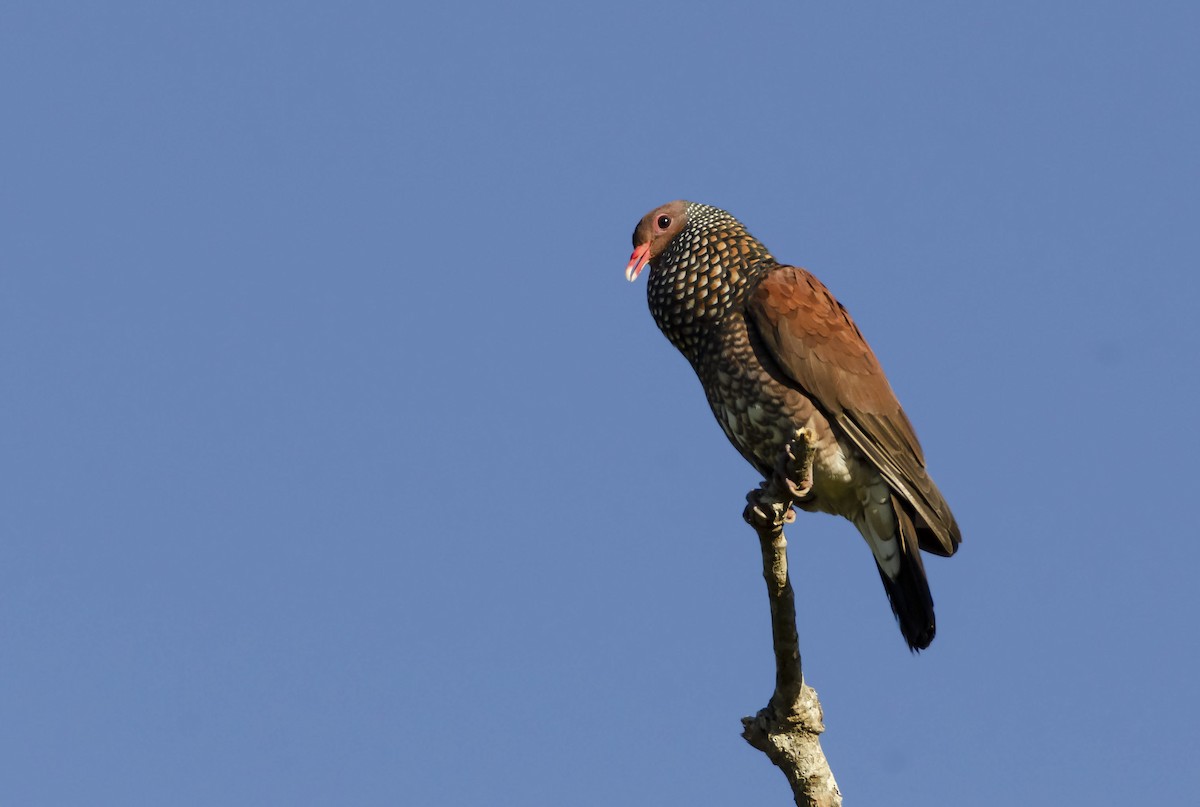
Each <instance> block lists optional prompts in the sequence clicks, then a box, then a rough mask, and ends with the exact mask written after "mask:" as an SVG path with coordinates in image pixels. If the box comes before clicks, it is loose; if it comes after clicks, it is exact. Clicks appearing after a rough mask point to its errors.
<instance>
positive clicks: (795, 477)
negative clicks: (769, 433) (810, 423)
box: [742, 428, 816, 530]
mask: <svg viewBox="0 0 1200 807" xmlns="http://www.w3.org/2000/svg"><path fill="white" fill-rule="evenodd" d="M815 450H816V449H815V448H814V446H813V439H812V432H810V431H809V430H808V429H807V428H804V429H796V431H795V433H794V434H793V436H792V439H791V440H789V441H788V442H787V443H786V444H785V445H784V447H783V451H782V452H781V453H780V454H779V457H778V458H777V459H776V460H775V468H774V473H772V474H771V478H770V479H765V480H763V483H762V484H761V485H759V486H758V488H757V489H756V490H752V491H750V493H749V494H748V495H747V496H746V501H747V505H746V509H745V511H744V512H743V513H742V518H743V519H745V520H746V523H748V524H749V525H750V526H751V527H754V528H755V529H756V530H757V529H759V528H765V529H782V528H783V525H784V524H791V523H792V522H793V521H795V520H796V513H795V511H793V510H792V505H793V504H794V503H795V502H797V501H799V500H800V499H803V498H804V497H806V496H808V495H809V493H811V492H812V485H813V454H814V452H815Z"/></svg>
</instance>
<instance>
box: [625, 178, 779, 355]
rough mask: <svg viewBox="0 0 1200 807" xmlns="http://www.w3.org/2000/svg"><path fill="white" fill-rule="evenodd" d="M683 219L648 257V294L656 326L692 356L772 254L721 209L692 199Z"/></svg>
mask: <svg viewBox="0 0 1200 807" xmlns="http://www.w3.org/2000/svg"><path fill="white" fill-rule="evenodd" d="M687 221H688V223H687V226H685V227H684V228H683V229H682V230H681V231H680V232H679V235H677V236H675V238H674V239H673V240H672V241H671V243H670V244H668V245H667V248H666V249H664V250H663V251H662V253H661V254H660V255H659V256H658V257H657V258H655V259H654V260H653V261H651V264H650V280H649V283H647V285H646V296H647V299H648V301H649V303H650V313H651V314H652V315H653V316H654V321H655V322H656V323H657V324H658V327H659V328H660V329H661V330H662V332H663V333H664V334H666V337H667V338H668V339H670V340H671V343H672V344H673V345H675V347H677V348H678V349H679V350H680V351H681V352H682V353H683V354H684V355H685V356H687V357H688V359H689V360H694V358H695V356H696V353H697V351H698V350H699V348H700V342H701V339H702V338H703V337H704V336H705V335H706V334H710V333H711V332H712V330H713V325H714V324H716V323H719V322H720V321H721V320H722V319H724V318H725V317H726V316H727V315H728V314H729V313H730V312H731V311H733V310H740V309H741V306H742V303H743V302H744V300H745V295H746V293H747V292H748V291H749V290H750V288H752V287H753V285H754V282H755V281H756V280H758V278H759V276H760V275H761V274H762V273H763V272H765V271H767V270H768V269H770V268H771V267H772V266H774V265H775V259H774V258H773V257H772V256H771V253H770V252H768V251H767V248H766V247H765V246H763V244H762V243H761V242H760V241H759V240H758V239H757V238H755V237H754V236H752V235H750V233H748V232H746V228H745V227H744V226H742V223H741V222H740V221H738V220H737V219H735V218H734V217H733V216H731V215H730V214H729V213H726V212H725V211H724V210H721V209H719V208H716V207H710V206H709V205H702V204H697V203H695V202H693V203H691V204H689V205H688V208H687Z"/></svg>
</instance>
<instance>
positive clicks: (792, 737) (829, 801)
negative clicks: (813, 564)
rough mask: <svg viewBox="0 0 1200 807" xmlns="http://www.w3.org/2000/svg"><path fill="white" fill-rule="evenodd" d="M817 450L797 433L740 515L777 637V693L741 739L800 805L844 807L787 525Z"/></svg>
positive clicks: (748, 720)
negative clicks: (801, 632) (803, 632)
mask: <svg viewBox="0 0 1200 807" xmlns="http://www.w3.org/2000/svg"><path fill="white" fill-rule="evenodd" d="M812 462H813V445H812V441H811V435H810V434H809V432H808V431H807V430H806V429H799V430H797V431H796V433H795V436H794V438H793V439H792V441H791V442H790V443H788V445H787V448H786V450H785V452H784V455H783V456H782V457H781V458H780V460H779V463H778V464H777V466H776V468H775V473H774V474H772V476H771V478H770V479H768V480H766V481H764V482H763V484H762V485H761V486H759V488H758V489H757V490H754V491H751V492H750V493H749V494H748V495H747V496H746V501H747V502H748V504H747V505H746V510H745V512H744V513H743V514H742V517H743V518H744V519H745V520H746V523H747V524H749V525H750V526H751V527H753V528H754V530H755V532H757V533H758V540H759V543H760V544H761V546H762V557H763V578H764V579H765V580H766V581H767V595H768V597H769V598H770V602H771V637H772V640H773V643H774V646H775V693H774V694H773V695H772V696H771V700H770V701H769V702H768V703H767V705H766V707H764V708H763V709H762V710H760V711H759V713H758V714H757V715H755V716H754V717H744V718H742V726H743V731H742V736H743V737H744V738H745V739H746V742H748V743H750V745H752V746H754V747H755V748H757V749H758V750H760V751H762V752H763V753H764V754H766V755H767V757H768V758H769V759H770V760H771V762H773V763H774V764H775V765H776V767H778V768H779V769H780V770H781V771H783V774H784V776H786V777H787V780H788V783H789V784H790V785H791V786H792V793H793V795H794V796H795V798H796V805H797V807H840V805H841V803H842V794H841V791H839V790H838V786H837V782H835V781H834V779H833V771H831V770H830V768H829V761H828V760H826V759H825V752H824V751H822V750H821V740H820V735H821V732H823V731H824V730H825V722H824V719H823V718H824V715H823V713H822V711H821V702H820V701H819V700H817V693H816V692H815V691H814V690H813V688H812V687H810V686H808V685H807V684H806V683H804V672H803V667H802V666H801V663H800V638H799V636H798V635H797V633H796V603H795V598H794V597H793V595H792V583H791V580H790V579H789V578H788V568H787V540H786V539H785V538H784V537H783V525H784V524H790V523H791V522H792V521H794V520H795V518H796V514H795V512H794V511H793V510H792V505H793V503H795V501H796V500H797V499H802V498H803V497H804V496H806V495H808V492H809V491H810V490H811V488H812Z"/></svg>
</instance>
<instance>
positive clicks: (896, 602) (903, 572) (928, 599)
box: [875, 496, 937, 652]
mask: <svg viewBox="0 0 1200 807" xmlns="http://www.w3.org/2000/svg"><path fill="white" fill-rule="evenodd" d="M892 509H893V513H894V514H895V518H896V527H897V530H896V532H897V533H899V536H898V537H899V539H900V546H899V552H898V554H899V561H900V563H899V567H898V568H897V569H896V571H895V573H894V574H893V575H890V576H889V575H888V573H887V572H886V571H884V569H883V566H882V565H880V563H879V562H878V559H877V560H876V564H875V565H876V568H878V569H879V577H880V579H881V580H883V588H884V591H886V592H887V596H888V601H889V602H890V603H891V604H892V612H893V613H894V614H895V615H896V621H897V622H899V623H900V632H901V633H903V634H904V641H906V642H908V647H909V649H910V650H912V651H913V652H916V651H918V650H924V649H925V648H927V647H929V643H930V642H932V641H933V636H934V633H935V632H936V629H937V625H936V622H935V620H934V618H933V596H932V595H931V594H930V593H929V581H928V580H926V578H925V564H924V563H923V562H922V561H921V549H920V546H919V542H918V538H917V530H916V528H915V527H914V526H913V522H912V519H911V518H910V517H909V515H908V513H907V512H905V508H904V507H903V505H902V504H901V502H900V501H898V500H897V499H896V497H895V496H893V497H892ZM889 565H893V564H889Z"/></svg>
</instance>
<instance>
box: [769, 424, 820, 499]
mask: <svg viewBox="0 0 1200 807" xmlns="http://www.w3.org/2000/svg"><path fill="white" fill-rule="evenodd" d="M814 450H815V449H814V447H813V434H812V432H811V431H809V430H808V429H807V428H803V429H796V432H795V434H794V435H793V436H792V439H791V440H789V441H788V443H787V445H785V446H784V447H783V453H781V454H780V455H779V459H777V460H776V461H775V480H776V482H777V484H778V485H779V486H780V489H781V492H785V493H786V494H787V495H789V496H791V498H792V499H793V500H799V499H803V498H805V497H806V496H808V495H809V494H810V493H812V486H813V452H814Z"/></svg>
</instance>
